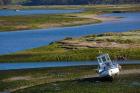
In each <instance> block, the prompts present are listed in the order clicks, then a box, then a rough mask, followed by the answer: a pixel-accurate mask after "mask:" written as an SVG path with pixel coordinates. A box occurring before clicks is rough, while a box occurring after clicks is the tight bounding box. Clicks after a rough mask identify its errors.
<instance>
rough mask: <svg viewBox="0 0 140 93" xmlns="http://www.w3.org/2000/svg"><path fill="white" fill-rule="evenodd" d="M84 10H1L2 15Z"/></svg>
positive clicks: (61, 12)
mask: <svg viewBox="0 0 140 93" xmlns="http://www.w3.org/2000/svg"><path fill="white" fill-rule="evenodd" d="M81 11H82V10H53V9H50V10H48V9H47V10H45V9H44V10H42V9H34V10H19V11H16V10H4V9H3V10H0V16H15V15H33V14H64V13H78V12H81Z"/></svg>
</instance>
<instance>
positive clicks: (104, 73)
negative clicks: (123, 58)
mask: <svg viewBox="0 0 140 93" xmlns="http://www.w3.org/2000/svg"><path fill="white" fill-rule="evenodd" d="M118 74H119V68H113V69H109V70H102V71H101V72H99V76H100V77H108V76H109V77H112V76H114V75H118Z"/></svg>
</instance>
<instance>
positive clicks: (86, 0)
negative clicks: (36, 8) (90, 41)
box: [0, 0, 140, 5]
mask: <svg viewBox="0 0 140 93" xmlns="http://www.w3.org/2000/svg"><path fill="white" fill-rule="evenodd" d="M137 3H140V0H0V5H9V4H10V5H11V4H12V5H13V4H16V5H80V4H82V5H83V4H137Z"/></svg>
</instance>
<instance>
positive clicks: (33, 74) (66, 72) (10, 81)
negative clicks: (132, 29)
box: [0, 65, 140, 93]
mask: <svg viewBox="0 0 140 93" xmlns="http://www.w3.org/2000/svg"><path fill="white" fill-rule="evenodd" d="M96 68H97V67H96V66H76V67H62V68H57V67H55V68H40V69H26V70H25V69H23V70H8V71H0V74H1V75H0V85H1V86H0V92H1V91H5V90H9V91H17V90H19V91H20V92H24V93H34V92H33V91H34V90H32V89H35V91H36V92H37V93H40V92H41V91H42V89H43V91H44V89H45V90H46V89H52V88H50V87H49V86H48V85H50V84H49V83H51V82H57V81H66V80H75V79H80V78H83V77H88V76H95V74H96ZM122 68H123V70H128V69H140V65H122ZM129 79H130V78H129ZM133 79H134V78H133ZM92 83H93V82H92ZM44 84H45V85H44ZM67 84H68V83H64V85H67ZM86 84H87V83H86ZM90 84H91V83H90V82H89V85H90ZM93 84H94V83H93ZM106 84H107V83H106ZM75 85H76V86H77V85H78V84H75ZM83 85H84V83H83ZM44 86H47V88H46V87H45V88H44ZM76 86H75V87H76ZM78 86H79V85H78ZM80 86H81V85H80ZM85 86H86V85H85ZM94 86H95V85H94ZM90 87H92V85H91V86H90ZM38 88H39V89H38ZM65 88H66V87H65ZM72 88H73V87H72ZM20 89H21V90H20ZM22 89H23V90H22ZM30 89H31V90H30ZM40 89H41V90H40ZM77 89H80V88H78V87H77ZM37 90H38V91H37ZM52 90H54V89H52ZM52 90H51V91H52ZM19 91H17V93H18V92H19ZM31 91H32V92H31ZM46 91H47V93H48V92H49V91H48V90H46ZM36 92H35V93H36ZM69 92H71V91H70V90H69ZM41 93H42V92H41ZM43 93H44V92H43ZM51 93H52V92H51ZM62 93H63V92H62Z"/></svg>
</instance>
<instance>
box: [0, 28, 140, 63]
mask: <svg viewBox="0 0 140 93" xmlns="http://www.w3.org/2000/svg"><path fill="white" fill-rule="evenodd" d="M63 41H66V42H75V41H76V42H78V43H82V42H86V43H89V44H91V43H94V42H100V43H101V42H105V43H108V44H111V43H112V42H113V43H115V44H116V45H117V44H119V47H113V46H112V47H109V48H106V47H100V46H99V47H94V46H93V47H86V46H85V47H79V46H76V45H67V44H66V45H65V44H63V43H62V42H63ZM139 44H140V31H139V30H137V31H130V32H122V33H104V34H99V35H89V36H84V37H80V38H66V39H64V40H61V41H58V42H55V43H51V44H50V45H49V46H43V47H39V48H34V49H29V50H25V51H21V52H17V53H14V54H9V55H1V56H0V62H40V61H41V62H43V61H89V60H95V59H96V56H97V55H99V54H100V53H99V51H100V52H102V53H109V54H110V55H111V58H112V59H116V57H117V56H123V55H125V56H127V59H130V60H131V59H135V60H136V59H137V60H139V59H140V55H139V54H140V47H139ZM121 45H123V46H124V45H125V47H126V48H125V47H124V48H122V47H120V46H121ZM129 46H131V47H129Z"/></svg>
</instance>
